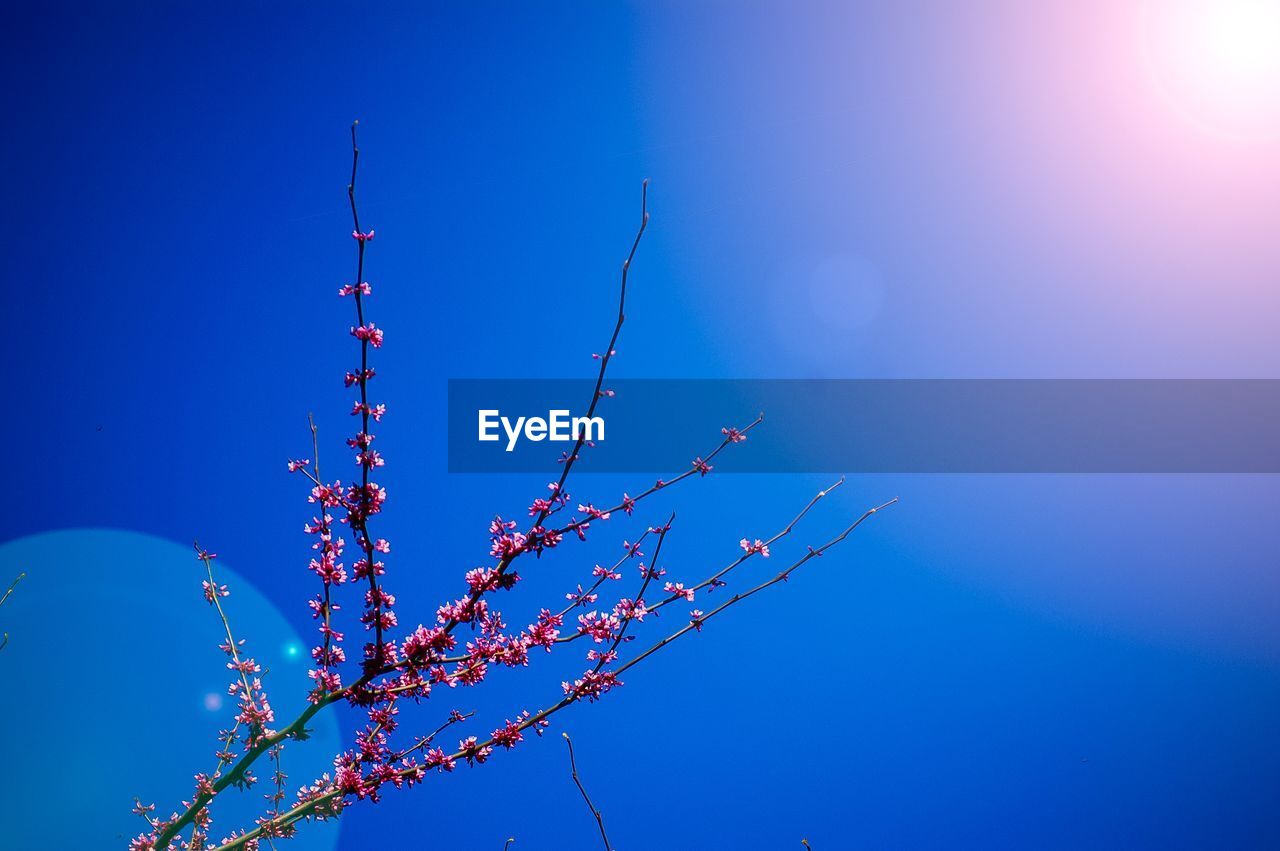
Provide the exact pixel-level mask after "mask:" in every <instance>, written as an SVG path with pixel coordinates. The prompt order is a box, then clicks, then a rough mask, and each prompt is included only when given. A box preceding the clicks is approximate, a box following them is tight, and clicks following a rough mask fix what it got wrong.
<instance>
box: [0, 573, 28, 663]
mask: <svg viewBox="0 0 1280 851" xmlns="http://www.w3.org/2000/svg"><path fill="white" fill-rule="evenodd" d="M26 575H27V574H26V573H25V572H23V573H19V574H18V578H17V579H15V580H13V582H11V583H10V584H9V590H8V591H5V592H4V596H3V597H0V606H3V605H4V601H5V600H8V599H9V595H10V594H12V593H13V589H14V588H17V587H18V583H19V582H21V581H22V580H23V579H24V578H26ZM8 646H9V633H7V632H6V633H5V634H4V638H3V639H0V650H3V649H5V648H6V647H8Z"/></svg>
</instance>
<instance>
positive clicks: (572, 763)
mask: <svg viewBox="0 0 1280 851" xmlns="http://www.w3.org/2000/svg"><path fill="white" fill-rule="evenodd" d="M560 735H562V736H564V742H565V744H566V745H568V746H569V770H570V772H571V773H572V774H573V782H574V784H575V785H576V786H577V787H578V791H579V792H581V793H582V800H584V801H586V802H587V809H589V810H591V815H593V816H595V817H596V824H597V825H598V826H599V827H600V838H601V839H602V840H604V851H613V846H612V845H610V844H609V834H607V833H605V830H604V816H602V815H601V814H600V810H598V809H596V805H595V804H593V803H591V796H590V795H588V794H587V789H586V787H585V786H583V785H582V780H581V779H580V778H579V777H578V762H577V760H575V759H574V758H573V739H570V738H569V734H568V733H561V734H560Z"/></svg>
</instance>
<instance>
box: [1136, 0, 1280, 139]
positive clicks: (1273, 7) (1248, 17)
mask: <svg viewBox="0 0 1280 851" xmlns="http://www.w3.org/2000/svg"><path fill="white" fill-rule="evenodd" d="M1144 23H1145V27H1144V29H1145V39H1146V42H1147V44H1146V50H1147V54H1148V58H1149V60H1150V62H1151V65H1152V70H1153V72H1154V74H1155V76H1156V79H1157V81H1158V83H1159V85H1160V86H1161V88H1162V89H1163V91H1164V93H1165V94H1166V96H1167V97H1168V98H1169V99H1170V101H1171V102H1172V103H1173V104H1174V105H1175V106H1176V107H1177V108H1178V109H1179V110H1181V111H1182V112H1184V113H1185V114H1186V115H1187V116H1188V117H1189V118H1191V119H1192V120H1194V121H1195V122H1196V123H1198V124H1201V125H1203V126H1206V127H1209V128H1211V129H1213V130H1215V131H1219V132H1225V133H1228V134H1231V135H1243V136H1268V137H1269V136H1274V135H1277V134H1280V0H1151V2H1149V3H1148V7H1147V10H1146V16H1145V21H1144Z"/></svg>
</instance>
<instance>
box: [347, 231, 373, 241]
mask: <svg viewBox="0 0 1280 851" xmlns="http://www.w3.org/2000/svg"><path fill="white" fill-rule="evenodd" d="M351 238H352V239H354V240H355V241H356V242H368V241H369V240H371V239H373V231H372V230H371V231H369V232H368V233H361V232H360V231H358V230H353V231H352V232H351Z"/></svg>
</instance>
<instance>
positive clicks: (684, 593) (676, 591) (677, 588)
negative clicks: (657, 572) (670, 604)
mask: <svg viewBox="0 0 1280 851" xmlns="http://www.w3.org/2000/svg"><path fill="white" fill-rule="evenodd" d="M662 590H663V591H666V592H667V593H668V594H673V595H675V596H676V597H684V598H685V599H686V600H688V601H689V602H690V603H692V602H693V589H692V588H686V587H684V583H683V582H668V583H667V584H666V585H663V586H662Z"/></svg>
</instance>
